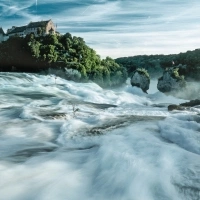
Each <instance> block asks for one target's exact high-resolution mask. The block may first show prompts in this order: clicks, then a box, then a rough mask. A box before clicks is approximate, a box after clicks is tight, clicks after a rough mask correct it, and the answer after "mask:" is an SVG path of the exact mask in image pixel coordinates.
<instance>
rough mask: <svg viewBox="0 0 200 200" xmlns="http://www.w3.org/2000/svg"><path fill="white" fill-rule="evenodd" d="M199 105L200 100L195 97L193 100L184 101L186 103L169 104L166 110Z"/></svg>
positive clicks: (183, 108) (186, 108) (185, 108)
mask: <svg viewBox="0 0 200 200" xmlns="http://www.w3.org/2000/svg"><path fill="white" fill-rule="evenodd" d="M199 105H200V100H199V99H195V100H191V101H189V102H186V103H181V104H179V105H176V104H172V105H169V106H168V110H169V111H172V110H188V109H189V108H191V107H194V106H199Z"/></svg>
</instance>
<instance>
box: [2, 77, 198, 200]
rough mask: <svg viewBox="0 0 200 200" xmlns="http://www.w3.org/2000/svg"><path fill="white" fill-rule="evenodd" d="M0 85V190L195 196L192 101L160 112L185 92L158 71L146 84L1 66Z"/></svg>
mask: <svg viewBox="0 0 200 200" xmlns="http://www.w3.org/2000/svg"><path fill="white" fill-rule="evenodd" d="M0 87H1V90H0V95H1V98H0V127H1V129H0V197H3V199H5V200H22V199H23V200H35V199H37V200H51V199H52V200H55V199H57V200H65V199H67V200H76V199H77V200H80V199H86V200H90V199H91V200H93V199H97V200H105V199H109V200H110V199H115V200H168V199H170V200H171V199H172V200H199V199H200V124H199V123H200V115H199V113H200V109H199V108H198V107H196V108H193V109H192V110H190V111H184V112H178V111H173V112H168V110H167V105H169V104H172V103H175V104H178V103H182V102H185V100H183V99H178V98H175V97H171V96H166V95H164V94H162V93H160V92H158V91H157V89H156V81H152V82H151V87H150V90H149V94H144V93H143V92H142V91H141V90H140V89H139V88H135V87H134V88H133V87H131V86H130V85H129V84H127V85H125V86H123V87H122V88H120V89H115V90H104V89H102V88H100V87H99V86H98V85H96V84H94V83H74V82H71V81H67V80H63V79H61V78H58V77H57V79H55V77H54V76H42V75H36V74H25V73H0ZM0 199H1V198H0Z"/></svg>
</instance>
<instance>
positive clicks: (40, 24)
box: [27, 20, 50, 28]
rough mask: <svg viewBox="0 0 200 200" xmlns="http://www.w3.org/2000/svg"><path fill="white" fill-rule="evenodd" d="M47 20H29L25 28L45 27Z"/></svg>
mask: <svg viewBox="0 0 200 200" xmlns="http://www.w3.org/2000/svg"><path fill="white" fill-rule="evenodd" d="M49 21H50V20H48V21H40V22H30V23H29V24H28V25H27V28H37V27H45V26H46V25H47V24H48V22H49Z"/></svg>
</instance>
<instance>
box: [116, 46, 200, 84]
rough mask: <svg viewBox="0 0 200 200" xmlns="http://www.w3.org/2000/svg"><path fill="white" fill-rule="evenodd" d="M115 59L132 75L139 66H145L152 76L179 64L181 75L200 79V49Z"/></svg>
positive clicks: (156, 75)
mask: <svg viewBox="0 0 200 200" xmlns="http://www.w3.org/2000/svg"><path fill="white" fill-rule="evenodd" d="M115 61H116V62H117V63H118V64H120V65H122V66H124V67H125V68H126V69H127V71H128V73H129V74H130V76H131V73H132V72H134V71H135V70H136V69H137V68H145V69H146V70H148V72H149V74H150V75H151V77H158V76H160V75H162V72H163V70H165V69H167V68H169V67H172V66H178V67H179V74H180V75H184V76H185V78H186V79H193V80H197V81H200V49H196V50H194V51H187V52H186V53H180V54H171V55H150V56H147V55H143V56H133V57H123V58H117V59H116V60H115Z"/></svg>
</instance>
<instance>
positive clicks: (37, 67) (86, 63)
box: [0, 33, 127, 87]
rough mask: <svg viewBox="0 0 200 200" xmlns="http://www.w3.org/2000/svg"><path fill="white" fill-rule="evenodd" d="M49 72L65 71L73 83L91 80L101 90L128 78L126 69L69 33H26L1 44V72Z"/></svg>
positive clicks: (119, 83)
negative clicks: (98, 53) (100, 87)
mask: <svg viewBox="0 0 200 200" xmlns="http://www.w3.org/2000/svg"><path fill="white" fill-rule="evenodd" d="M49 69H56V70H58V71H63V73H66V72H67V73H68V74H67V78H68V79H70V78H71V79H73V80H75V81H84V82H85V81H88V80H92V81H94V82H96V83H97V84H99V85H100V86H102V87H109V86H118V85H121V84H122V83H124V82H125V80H126V78H127V73H126V70H125V68H123V67H121V66H119V65H118V64H117V63H116V62H115V61H114V60H113V59H112V58H110V57H107V58H106V59H102V60H101V58H100V56H99V55H97V54H96V52H95V51H94V50H93V49H92V48H90V47H89V46H87V45H86V43H85V41H84V40H83V38H80V37H76V36H72V35H71V34H70V33H66V34H64V35H46V36H39V37H35V36H34V35H33V34H29V35H26V37H25V38H22V37H11V38H9V39H8V40H7V41H5V42H3V43H1V44H0V71H3V72H10V71H14V72H42V71H43V72H44V71H46V72H47V71H49ZM54 71H55V70H54ZM69 73H72V76H70V74H69ZM74 73H75V74H77V75H76V76H74Z"/></svg>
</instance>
